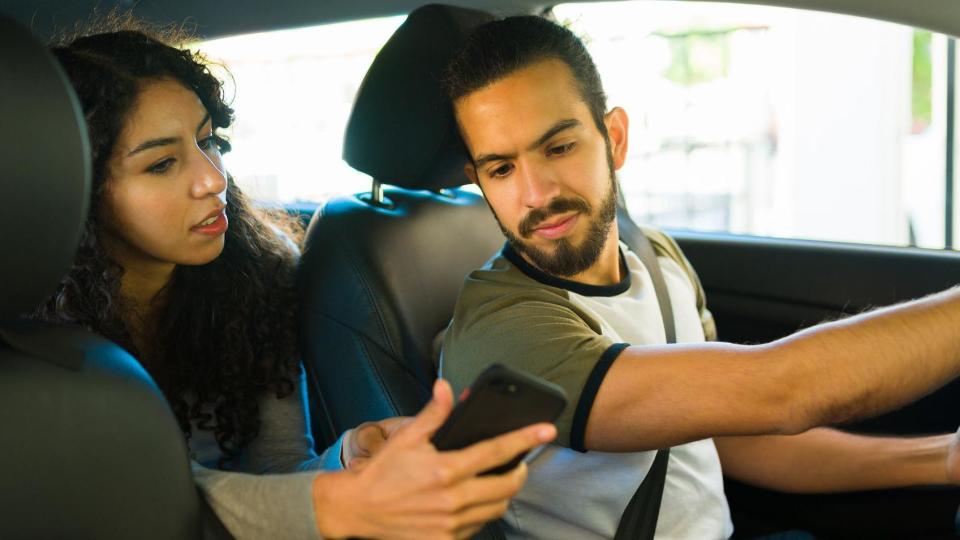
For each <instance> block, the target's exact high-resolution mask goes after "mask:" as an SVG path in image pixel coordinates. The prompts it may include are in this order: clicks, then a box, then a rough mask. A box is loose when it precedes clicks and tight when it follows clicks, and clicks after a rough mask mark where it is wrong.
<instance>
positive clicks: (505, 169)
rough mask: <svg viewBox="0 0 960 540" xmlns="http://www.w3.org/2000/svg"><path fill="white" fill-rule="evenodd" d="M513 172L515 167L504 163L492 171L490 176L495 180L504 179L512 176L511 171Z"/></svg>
mask: <svg viewBox="0 0 960 540" xmlns="http://www.w3.org/2000/svg"><path fill="white" fill-rule="evenodd" d="M512 170H513V165H510V164H509V163H504V164H503V165H501V166H499V167H497V168H496V169H494V170H492V171H490V176H491V177H493V178H503V177H504V176H506V175H508V174H510V171H512Z"/></svg>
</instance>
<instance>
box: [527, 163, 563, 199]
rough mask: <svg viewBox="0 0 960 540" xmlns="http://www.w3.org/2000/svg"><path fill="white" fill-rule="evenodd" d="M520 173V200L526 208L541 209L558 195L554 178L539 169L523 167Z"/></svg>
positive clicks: (557, 187) (557, 185)
mask: <svg viewBox="0 0 960 540" xmlns="http://www.w3.org/2000/svg"><path fill="white" fill-rule="evenodd" d="M518 172H519V173H520V184H521V187H520V189H521V199H522V202H523V205H524V206H526V207H528V208H542V207H544V206H546V205H547V204H549V202H550V201H552V200H553V199H555V198H556V197H557V195H558V194H559V191H560V189H559V184H558V182H557V181H556V179H555V178H553V176H552V175H551V174H550V173H549V171H546V170H544V169H543V168H541V167H536V166H529V165H528V166H523V167H520V170H519V171H518Z"/></svg>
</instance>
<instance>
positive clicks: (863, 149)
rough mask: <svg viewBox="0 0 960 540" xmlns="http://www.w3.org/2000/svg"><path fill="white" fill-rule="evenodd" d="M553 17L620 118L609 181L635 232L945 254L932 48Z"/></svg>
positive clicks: (680, 8)
mask: <svg viewBox="0 0 960 540" xmlns="http://www.w3.org/2000/svg"><path fill="white" fill-rule="evenodd" d="M553 13H554V15H555V16H556V18H557V20H558V21H560V22H562V23H564V24H566V25H568V26H569V27H570V28H571V29H573V30H574V31H575V32H576V33H577V34H578V35H580V36H581V37H582V38H583V39H584V41H585V42H586V44H587V47H588V49H589V50H590V52H591V55H592V56H593V58H594V59H595V61H596V63H597V65H598V69H599V71H600V74H601V76H602V78H603V82H604V86H605V88H606V90H607V93H608V96H609V104H610V105H611V106H614V105H617V106H622V107H624V109H625V110H626V111H627V113H628V114H629V116H630V120H631V122H630V135H631V138H630V147H629V156H628V159H627V164H626V165H625V166H624V168H623V169H622V170H621V172H620V175H619V176H620V180H621V183H622V184H623V188H624V193H625V195H626V197H627V199H628V205H629V207H630V209H631V212H632V213H634V214H635V215H636V217H637V218H638V219H639V220H641V221H645V222H650V223H654V224H657V225H660V226H665V227H677V228H685V229H697V230H707V231H724V232H733V233H744V234H754V235H764V236H776V237H785V238H804V239H817V240H836V241H849V242H860V243H869V244H885V245H917V246H922V247H930V248H943V247H944V236H945V234H944V215H945V198H944V197H945V191H946V190H945V177H946V172H945V171H946V167H945V159H946V158H945V148H946V107H945V103H946V66H947V62H946V43H947V40H946V38H945V37H944V36H943V35H938V34H931V33H930V32H925V31H920V30H915V29H913V28H909V27H906V26H902V25H897V24H891V23H885V22H879V21H874V20H870V19H864V18H857V17H850V16H842V15H836V14H828V13H817V12H812V11H802V10H794V9H784V8H772V7H765V6H746V5H737V4H716V3H703V2H701V3H697V2H682V3H681V2H616V3H589V4H568V5H561V6H557V7H555V8H554V10H553Z"/></svg>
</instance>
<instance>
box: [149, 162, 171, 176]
mask: <svg viewBox="0 0 960 540" xmlns="http://www.w3.org/2000/svg"><path fill="white" fill-rule="evenodd" d="M176 161H177V160H176V159H174V158H167V159H165V160H163V161H159V162H157V163H154V164H153V165H151V166H149V167H147V172H148V173H150V174H163V173H165V172H167V171H169V170H170V167H173V164H174V163H175V162H176Z"/></svg>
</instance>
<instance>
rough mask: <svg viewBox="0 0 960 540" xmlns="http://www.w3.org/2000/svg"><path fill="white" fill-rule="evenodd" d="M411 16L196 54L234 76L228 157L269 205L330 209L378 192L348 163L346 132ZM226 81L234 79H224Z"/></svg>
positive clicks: (224, 44)
mask: <svg viewBox="0 0 960 540" xmlns="http://www.w3.org/2000/svg"><path fill="white" fill-rule="evenodd" d="M403 20H404V17H386V18H379V19H367V20H361V21H350V22H345V23H337V24H327V25H322V26H315V27H310V28H300V29H294V30H282V31H275V32H265V33H259V34H249V35H242V36H235V37H228V38H222V39H216V40H211V41H206V42H203V43H198V44H197V45H196V46H195V47H196V48H197V49H199V50H200V51H202V52H203V53H204V54H206V55H207V56H208V57H209V58H211V59H212V60H215V61H218V62H221V63H222V64H223V65H224V66H226V68H227V69H228V71H229V74H227V75H226V79H227V82H228V98H229V97H231V96H233V102H232V105H233V107H234V109H235V112H236V122H235V123H234V125H233V126H232V128H231V129H230V130H229V131H228V132H227V134H228V136H229V138H230V141H231V143H232V145H233V151H231V152H230V153H229V154H227V155H226V156H225V158H224V161H225V163H226V166H227V168H228V170H229V171H230V172H231V174H232V175H233V176H234V178H235V179H236V181H237V183H238V184H239V185H240V186H241V187H242V188H243V189H244V190H245V191H246V192H247V193H249V194H250V195H251V196H252V197H254V198H255V199H257V200H259V201H262V202H278V203H296V202H323V201H325V200H326V199H328V198H330V197H331V196H333V195H338V194H343V193H356V192H360V191H363V190H365V189H369V187H370V178H369V177H368V176H367V175H364V174H362V173H360V172H357V171H356V170H354V169H352V168H351V167H350V166H349V165H347V164H346V163H345V162H344V161H343V158H342V157H341V155H342V153H343V132H344V129H345V128H346V125H347V118H348V117H349V116H350V109H351V107H352V106H353V99H354V97H355V96H356V93H357V89H358V88H359V87H360V83H361V81H362V80H363V76H364V75H365V74H366V72H367V68H369V67H370V63H371V62H373V58H374V57H375V56H376V54H377V52H378V51H379V50H380V47H382V46H383V44H384V43H386V41H387V39H389V38H390V36H391V35H392V34H393V32H394V30H396V29H397V27H398V26H400V24H401V23H402V22H403ZM218 75H224V74H223V73H218Z"/></svg>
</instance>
